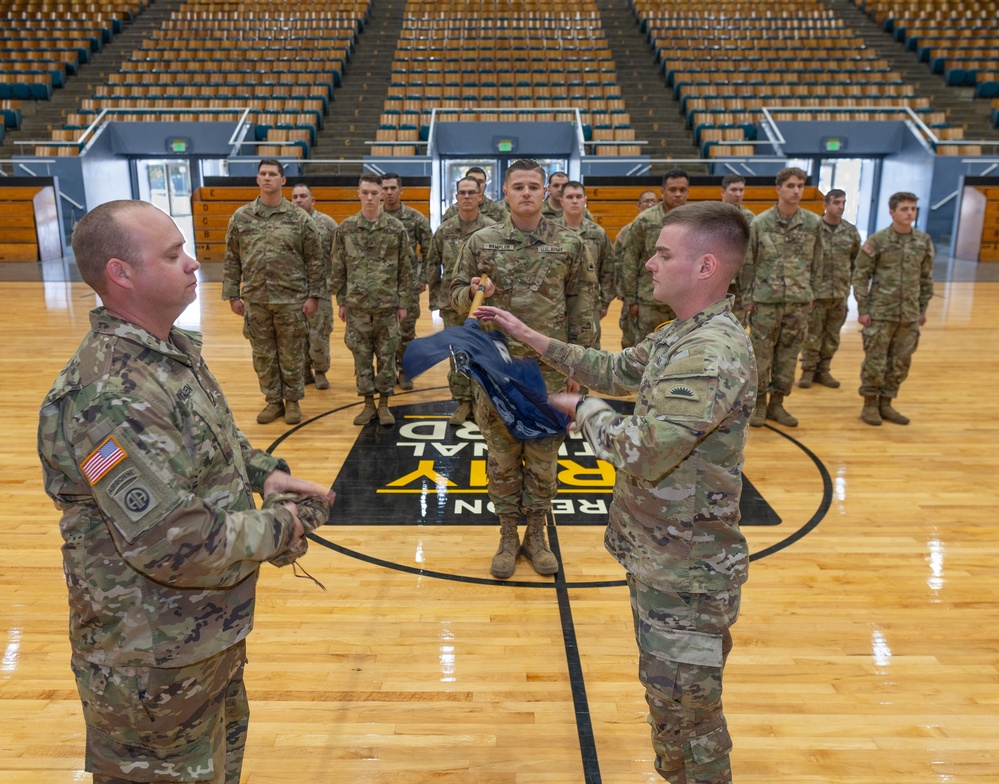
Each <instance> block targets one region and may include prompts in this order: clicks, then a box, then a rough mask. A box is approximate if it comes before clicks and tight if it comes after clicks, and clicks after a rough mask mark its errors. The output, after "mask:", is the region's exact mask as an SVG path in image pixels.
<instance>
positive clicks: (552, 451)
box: [472, 376, 565, 517]
mask: <svg viewBox="0 0 999 784" xmlns="http://www.w3.org/2000/svg"><path fill="white" fill-rule="evenodd" d="M558 378H559V379H560V380H561V384H559V386H558V387H557V388H554V387H553V385H552V383H551V381H549V384H548V390H549V392H550V393H551V392H559V391H562V390H563V389H565V379H564V378H562V377H561V376H559V377H558ZM472 397H473V399H474V408H473V410H474V412H475V422H476V424H478V426H479V430H480V431H481V432H482V436H483V438H484V439H485V441H486V447H487V448H488V450H489V451H488V455H487V458H486V476H487V477H488V478H489V500H490V501H492V502H493V506H494V507H495V509H496V514H497V515H498V516H499V515H512V516H514V517H521V516H522V515H526V514H529V513H534V512H541V513H547V512H549V511H550V510H551V506H552V499H553V498H554V497H555V493H556V492H557V491H558V451H559V449H560V448H561V446H562V442H563V441H565V436H564V435H557V436H547V437H545V438H534V439H531V440H529V441H520V440H519V439H516V438H514V437H513V436H512V435H510V431H509V430H507V429H506V425H504V424H503V420H502V419H501V418H500V415H499V414H498V413H496V409H495V408H494V407H493V404H492V403H491V402H490V401H489V396H488V395H486V393H485V392H483V391H482V387H480V386H479V385H478V384H473V385H472Z"/></svg>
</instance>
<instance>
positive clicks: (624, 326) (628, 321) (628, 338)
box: [617, 303, 638, 349]
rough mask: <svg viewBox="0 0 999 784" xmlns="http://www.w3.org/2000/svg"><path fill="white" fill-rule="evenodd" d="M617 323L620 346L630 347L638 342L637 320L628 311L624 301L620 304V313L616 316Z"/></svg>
mask: <svg viewBox="0 0 999 784" xmlns="http://www.w3.org/2000/svg"><path fill="white" fill-rule="evenodd" d="M617 324H618V326H619V327H621V348H623V349H624V348H631V347H632V346H634V345H635V344H636V343H637V342H638V338H637V336H636V334H635V333H636V332H637V331H638V329H637V321H636V319H635V317H634V316H632V315H631V314H630V313H629V312H628V306H627V305H625V304H624V303H622V304H621V315H620V316H619V317H618V320H617Z"/></svg>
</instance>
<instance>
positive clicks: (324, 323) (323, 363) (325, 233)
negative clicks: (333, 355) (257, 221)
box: [291, 182, 336, 389]
mask: <svg viewBox="0 0 999 784" xmlns="http://www.w3.org/2000/svg"><path fill="white" fill-rule="evenodd" d="M291 203H292V204H294V205H295V206H296V207H301V208H302V209H303V210H305V211H306V212H307V213H309V215H311V216H312V220H314V221H315V222H316V228H317V229H318V230H319V241H320V244H321V245H322V250H323V281H324V282H325V283H326V291H325V293H324V294H323V296H322V297H320V298H319V307H317V308H316V312H315V313H313V314H312V315H311V316H309V319H308V321H309V336H308V341H307V343H308V350H307V351H306V358H305V383H306V384H311V383H312V382H313V381H314V382H315V383H316V389H329V388H330V382H329V380H328V379H327V378H326V374H327V373H329V370H330V335H332V334H333V298H332V295H331V293H330V288H329V287H330V284H331V280H330V279H331V277H332V275H333V266H332V262H331V259H330V253H331V252H332V250H333V232H335V231H336V221H335V220H333V219H332V218H331V217H330V216H329V215H326V214H325V213H322V212H319V210H317V209H316V197H315V196H313V195H312V188H310V187H309V186H308V185H306V184H305V183H304V182H300V183H299V184H298V185H296V186H295V187H294V188H292V189H291Z"/></svg>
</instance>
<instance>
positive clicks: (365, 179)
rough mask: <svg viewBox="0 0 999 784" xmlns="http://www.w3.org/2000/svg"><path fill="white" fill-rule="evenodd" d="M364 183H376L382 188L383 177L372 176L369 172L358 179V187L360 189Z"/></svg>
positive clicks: (378, 175)
mask: <svg viewBox="0 0 999 784" xmlns="http://www.w3.org/2000/svg"><path fill="white" fill-rule="evenodd" d="M362 182H372V183H374V184H375V185H377V186H378V187H379V188H380V187H381V186H382V176H381V175H380V174H371V173H370V172H368V173H365V174H362V175H361V176H360V177H359V178H358V179H357V187H358V188H360V187H361V183H362Z"/></svg>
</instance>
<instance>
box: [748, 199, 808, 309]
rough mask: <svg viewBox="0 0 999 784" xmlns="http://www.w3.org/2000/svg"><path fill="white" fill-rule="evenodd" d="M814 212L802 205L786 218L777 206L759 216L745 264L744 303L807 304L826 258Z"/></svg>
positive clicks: (754, 224) (750, 233) (750, 230)
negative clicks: (823, 257) (823, 258)
mask: <svg viewBox="0 0 999 784" xmlns="http://www.w3.org/2000/svg"><path fill="white" fill-rule="evenodd" d="M821 222H822V219H821V218H819V216H818V215H816V214H815V213H814V212H809V211H808V210H805V209H802V208H800V207H799V208H798V209H797V210H796V211H795V213H794V215H792V216H791V217H790V218H784V217H782V216H781V214H780V212H779V211H778V210H777V207H776V206H773V207H771V208H770V209H769V210H767V211H766V212H762V213H760V214H759V215H757V216H756V218H755V220H753V223H752V225H751V226H750V227H749V248H748V249H747V250H746V263H745V264H744V265H743V267H742V278H741V280H742V298H743V302H746V303H750V302H759V303H763V304H767V305H775V304H785V303H799V304H802V303H803V304H807V303H809V302H811V301H812V300H813V299H814V298H815V297H814V295H813V293H812V292H813V288H812V286H813V283H814V281H815V276H816V273H817V271H818V268H819V263H820V262H821V260H822V242H821V241H820V234H819V232H820V226H819V224H820V223H821Z"/></svg>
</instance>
